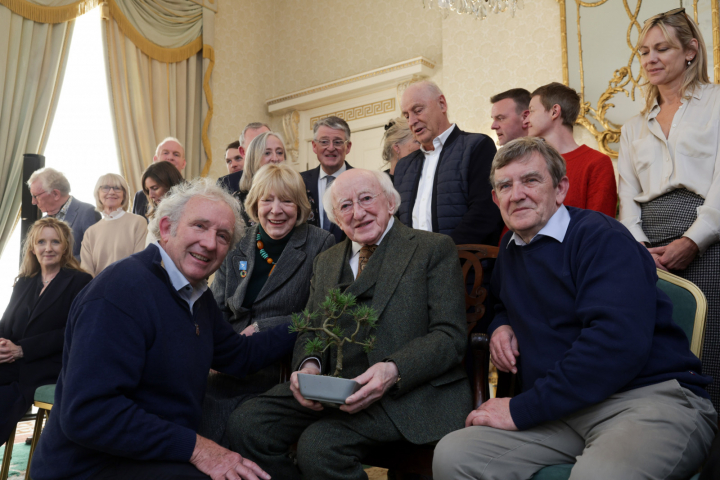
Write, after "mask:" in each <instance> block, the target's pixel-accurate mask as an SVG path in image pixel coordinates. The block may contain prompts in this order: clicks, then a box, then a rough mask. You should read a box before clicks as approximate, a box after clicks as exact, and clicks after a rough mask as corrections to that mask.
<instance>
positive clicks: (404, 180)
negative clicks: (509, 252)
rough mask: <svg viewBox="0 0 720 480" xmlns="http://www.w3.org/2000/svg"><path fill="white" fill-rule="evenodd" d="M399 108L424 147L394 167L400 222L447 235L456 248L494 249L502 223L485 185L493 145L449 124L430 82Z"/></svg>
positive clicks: (411, 91)
mask: <svg viewBox="0 0 720 480" xmlns="http://www.w3.org/2000/svg"><path fill="white" fill-rule="evenodd" d="M401 108H402V113H403V116H404V117H405V118H407V119H408V124H409V126H410V130H411V131H412V132H413V135H414V136H415V139H416V140H417V141H418V142H419V143H420V145H421V146H422V147H421V148H420V150H417V151H415V152H413V153H412V154H410V155H408V156H407V157H405V158H403V159H401V160H400V161H399V162H398V164H397V166H396V167H395V181H394V183H395V189H396V190H397V191H398V192H399V193H400V198H401V203H400V209H399V210H398V218H399V219H400V221H401V222H402V223H404V224H405V225H407V226H409V227H413V228H417V229H420V230H427V231H430V232H436V233H444V234H446V235H450V237H452V239H453V240H454V241H455V244H458V245H459V244H464V243H481V244H487V245H497V243H498V241H499V240H500V232H501V231H502V228H503V222H502V218H501V217H500V211H499V210H498V209H497V207H496V206H495V205H494V204H493V201H492V194H491V188H490V184H489V183H488V175H489V174H490V165H491V164H492V159H493V157H494V156H495V151H496V149H495V143H494V142H493V141H492V139H491V138H490V137H488V136H487V135H483V134H481V133H467V132H463V131H462V130H460V129H459V128H458V127H457V125H455V124H454V123H453V124H451V123H450V121H449V120H448V115H447V113H448V106H447V100H445V96H444V95H443V93H442V92H441V91H440V89H439V88H438V86H437V85H435V84H434V83H433V82H430V81H422V82H417V83H414V84H411V85H410V86H409V87H408V88H407V89H406V90H405V92H404V93H403V96H402V102H401Z"/></svg>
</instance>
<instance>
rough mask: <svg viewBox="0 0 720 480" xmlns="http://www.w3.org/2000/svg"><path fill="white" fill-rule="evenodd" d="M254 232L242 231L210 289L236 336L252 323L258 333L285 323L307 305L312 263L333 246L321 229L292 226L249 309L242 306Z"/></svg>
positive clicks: (250, 270)
mask: <svg viewBox="0 0 720 480" xmlns="http://www.w3.org/2000/svg"><path fill="white" fill-rule="evenodd" d="M257 232H258V227H257V226H253V227H249V228H248V229H247V230H246V232H245V235H244V236H243V238H242V239H241V240H240V242H238V245H237V246H236V247H235V249H234V250H233V251H232V252H230V253H229V254H228V256H227V257H226V258H225V261H224V262H223V264H222V266H221V267H220V269H219V270H218V271H217V273H215V279H214V280H213V283H212V286H211V287H210V288H211V289H212V292H213V295H214V296H215V301H216V302H217V304H218V307H220V310H221V311H222V312H223V315H224V316H225V318H226V319H227V320H228V321H229V322H230V323H231V324H232V326H233V328H234V329H235V331H236V332H238V333H240V332H241V331H243V330H244V329H245V327H247V326H248V325H250V323H252V322H257V323H258V327H259V328H260V330H267V329H269V328H272V327H275V326H277V325H281V324H283V323H289V322H290V314H291V313H293V312H299V311H301V310H302V309H303V308H304V307H305V304H306V303H307V299H308V295H309V293H310V277H311V275H312V262H313V260H314V259H315V257H316V256H317V255H318V254H319V253H320V252H323V251H325V250H327V249H328V248H330V247H331V246H333V245H334V244H335V238H334V237H333V236H332V235H331V234H330V233H329V232H326V231H325V230H322V229H320V228H317V227H313V226H311V225H307V224H302V225H298V226H297V227H295V231H294V232H293V233H292V236H291V237H290V240H289V241H288V243H287V245H286V246H285V249H284V250H283V253H282V255H280V258H279V259H278V260H277V264H276V266H275V270H273V273H272V275H270V277H268V280H267V282H265V285H264V286H263V288H262V290H260V293H259V294H258V296H257V298H256V299H255V302H254V303H253V305H252V308H250V309H247V308H244V307H243V306H242V304H243V300H245V293H246V291H247V286H248V283H249V282H250V279H251V278H252V275H253V269H254V266H255V249H256V248H257V247H256V240H255V238H256V235H257ZM240 262H247V270H246V271H247V275H246V276H245V277H244V278H243V277H242V276H241V273H240Z"/></svg>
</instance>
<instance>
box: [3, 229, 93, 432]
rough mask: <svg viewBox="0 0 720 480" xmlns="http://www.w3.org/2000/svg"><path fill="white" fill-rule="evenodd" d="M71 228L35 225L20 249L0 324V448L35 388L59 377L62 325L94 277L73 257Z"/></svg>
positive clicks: (63, 328)
mask: <svg viewBox="0 0 720 480" xmlns="http://www.w3.org/2000/svg"><path fill="white" fill-rule="evenodd" d="M72 246H73V237H72V231H71V230H70V226H69V225H68V224H67V223H65V222H62V221H60V220H56V219H54V218H52V217H46V218H43V219H40V220H38V221H36V222H35V223H34V224H33V226H32V227H31V228H30V230H29V231H28V234H27V237H26V238H25V243H24V245H23V250H22V251H23V259H22V265H21V266H20V273H19V274H18V276H17V279H16V280H15V285H14V287H13V292H12V296H11V297H10V303H9V304H8V306H7V308H6V309H5V313H4V314H3V316H2V320H0V412H2V415H0V445H1V444H3V443H4V442H6V441H7V439H8V436H9V435H10V432H11V431H12V429H13V427H15V424H16V423H17V422H18V420H20V418H22V416H23V414H24V413H25V412H26V411H27V410H28V408H29V407H30V405H31V404H32V402H33V397H34V395H35V389H36V388H37V387H39V386H42V385H47V384H51V383H55V382H56V380H57V377H58V375H59V374H60V366H61V362H62V350H63V344H64V336H65V324H66V323H67V317H68V313H69V312H70V306H71V305H72V302H73V300H74V299H75V297H76V296H77V294H78V293H80V290H82V289H83V287H85V285H87V284H88V283H89V282H90V280H92V277H91V276H90V275H88V274H87V273H86V272H83V271H82V270H81V269H80V264H79V263H78V261H77V260H76V259H75V257H73V254H72V252H73V249H72Z"/></svg>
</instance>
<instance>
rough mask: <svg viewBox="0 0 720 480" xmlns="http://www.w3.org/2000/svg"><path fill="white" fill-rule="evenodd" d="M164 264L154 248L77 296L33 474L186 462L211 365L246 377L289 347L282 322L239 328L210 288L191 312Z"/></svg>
mask: <svg viewBox="0 0 720 480" xmlns="http://www.w3.org/2000/svg"><path fill="white" fill-rule="evenodd" d="M160 262H161V257H160V252H159V250H158V248H157V247H156V246H155V245H150V246H148V248H146V249H145V250H144V251H142V252H139V253H137V254H135V255H132V256H131V257H128V258H127V259H125V260H122V261H120V262H117V263H114V264H113V265H111V266H110V267H108V268H106V269H105V270H103V272H102V273H101V274H100V275H98V276H97V278H95V279H94V280H93V281H92V282H91V283H90V284H89V285H88V287H86V288H85V289H84V290H83V291H82V292H81V293H80V295H78V297H77V298H76V299H75V302H74V303H73V306H72V309H71V311H70V316H69V319H68V324H67V328H66V332H65V350H64V353H63V368H62V371H61V373H60V377H59V379H58V382H57V388H56V391H55V404H54V406H53V411H52V415H50V420H49V422H48V425H47V427H46V428H45V431H44V432H43V434H42V437H41V438H40V444H39V445H38V448H37V451H36V452H35V455H34V456H33V461H32V469H31V471H32V476H33V478H34V479H35V480H46V479H60V478H73V479H84V478H89V477H91V476H92V475H93V474H94V473H97V472H98V471H99V470H100V469H102V468H104V467H105V466H106V465H108V464H109V462H111V461H112V460H113V458H114V457H127V458H132V459H137V460H164V461H178V462H187V461H188V460H189V459H190V456H191V454H192V452H193V449H194V448H195V439H196V436H195V435H196V431H197V429H198V425H199V423H200V417H201V410H202V408H201V407H202V399H203V396H204V394H205V385H206V379H207V375H208V371H209V370H210V368H213V369H216V370H219V371H222V372H225V373H228V374H231V375H235V376H238V377H242V376H245V375H246V374H248V373H252V372H255V371H257V370H259V369H261V368H263V367H265V366H266V365H270V364H272V363H274V362H276V361H278V360H279V359H280V356H281V355H282V353H283V352H286V351H288V350H290V349H292V345H293V344H294V341H295V334H289V333H288V329H287V326H280V327H277V328H275V329H273V330H269V331H267V332H263V333H257V334H255V335H253V336H251V337H245V336H241V335H238V334H237V333H235V332H234V331H233V329H232V327H231V326H230V324H228V323H227V322H226V321H225V320H224V319H223V317H222V314H221V313H220V311H219V310H218V307H217V304H216V303H215V300H214V299H213V296H212V293H211V292H210V291H209V290H207V291H206V292H205V293H204V294H203V295H202V296H201V297H200V299H198V301H197V302H195V304H194V306H193V313H191V312H190V309H189V307H188V305H187V302H185V300H183V299H182V298H181V297H180V296H179V295H178V293H177V292H176V291H175V289H174V288H173V286H172V283H171V282H170V279H169V277H168V275H167V272H166V271H165V269H164V268H163V267H162V266H161V264H160ZM196 323H197V328H198V329H199V330H197V331H199V335H198V334H197V333H196V332H197V331H196Z"/></svg>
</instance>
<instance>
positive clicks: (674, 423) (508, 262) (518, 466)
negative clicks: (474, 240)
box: [433, 137, 717, 479]
mask: <svg viewBox="0 0 720 480" xmlns="http://www.w3.org/2000/svg"><path fill="white" fill-rule="evenodd" d="M490 178H491V183H492V185H493V200H494V201H495V203H496V204H497V205H498V206H499V207H500V211H501V213H502V216H503V219H504V220H505V223H506V224H507V226H508V228H509V229H510V232H509V233H508V234H506V235H505V237H504V238H503V240H502V242H501V245H500V254H499V256H498V260H497V263H496V265H495V271H494V274H493V280H492V283H493V294H494V295H495V296H496V298H497V299H498V306H497V307H496V312H497V313H496V317H495V320H494V321H493V323H492V324H491V326H490V333H491V334H492V337H491V341H490V351H491V354H492V358H493V363H494V364H495V365H496V366H497V367H498V369H500V370H502V371H512V372H513V373H519V374H520V378H521V379H522V388H523V391H522V393H520V394H519V395H517V396H515V397H514V398H513V399H508V398H498V399H492V400H489V401H488V402H486V403H485V404H483V405H482V406H481V407H480V408H478V409H477V410H474V411H472V412H471V413H470V415H468V417H467V420H466V428H464V429H462V430H458V431H456V432H453V433H451V434H450V435H448V436H446V437H445V438H443V439H442V440H441V441H440V443H439V444H438V446H437V448H436V449H435V457H434V462H433V473H434V475H433V477H434V478H436V479H451V478H452V479H463V478H473V479H507V478H513V479H530V478H532V476H533V475H534V474H535V473H536V472H537V471H538V470H540V469H541V468H543V467H544V466H547V465H555V464H562V463H575V462H576V463H575V466H574V467H573V470H572V474H571V477H572V478H579V479H595V478H598V479H628V478H648V479H650V478H652V479H666V478H667V479H670V478H673V479H675V478H677V479H682V478H688V477H689V476H691V475H692V473H693V472H695V471H696V470H697V469H698V467H699V466H700V464H701V463H702V461H703V459H704V458H705V455H706V454H707V451H708V448H709V447H710V444H711V442H712V439H713V437H714V435H715V431H716V430H717V414H716V413H715V410H714V409H713V407H712V404H711V403H710V400H709V397H708V395H707V393H706V392H705V390H704V386H705V385H707V384H708V383H709V382H710V378H709V377H706V376H703V375H701V374H700V368H701V366H700V361H699V360H698V359H697V357H695V356H694V355H693V354H692V353H691V352H690V349H689V346H688V340H687V338H686V337H685V334H684V333H683V331H682V330H681V329H680V327H678V326H677V325H676V324H674V323H673V322H672V317H671V316H672V304H671V303H670V300H669V298H668V297H667V296H666V295H665V294H664V293H662V292H661V291H660V290H659V289H658V288H657V286H656V282H657V274H656V270H655V264H654V262H653V260H652V258H651V257H650V254H649V253H648V252H647V250H646V249H645V248H644V247H643V246H642V245H640V244H639V243H638V242H636V241H635V240H634V239H633V237H632V235H631V234H630V233H629V232H628V230H627V229H626V228H625V227H623V226H622V225H621V224H620V223H619V222H617V221H615V220H614V219H612V218H610V217H607V216H605V215H603V214H601V213H597V212H594V211H590V210H582V209H577V208H566V207H565V206H563V205H562V202H563V199H564V198H565V194H566V193H567V191H568V186H569V182H568V179H567V177H566V176H565V163H564V161H563V159H562V157H561V156H560V155H559V154H558V152H557V151H555V150H554V149H553V148H552V147H550V146H549V145H547V144H546V143H545V142H544V141H543V140H540V139H537V138H531V137H527V138H521V139H517V140H514V141H512V142H509V143H508V144H507V145H506V146H505V147H503V148H502V149H501V150H500V151H499V152H498V154H497V155H496V156H495V159H494V160H493V165H492V170H491V173H490Z"/></svg>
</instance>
